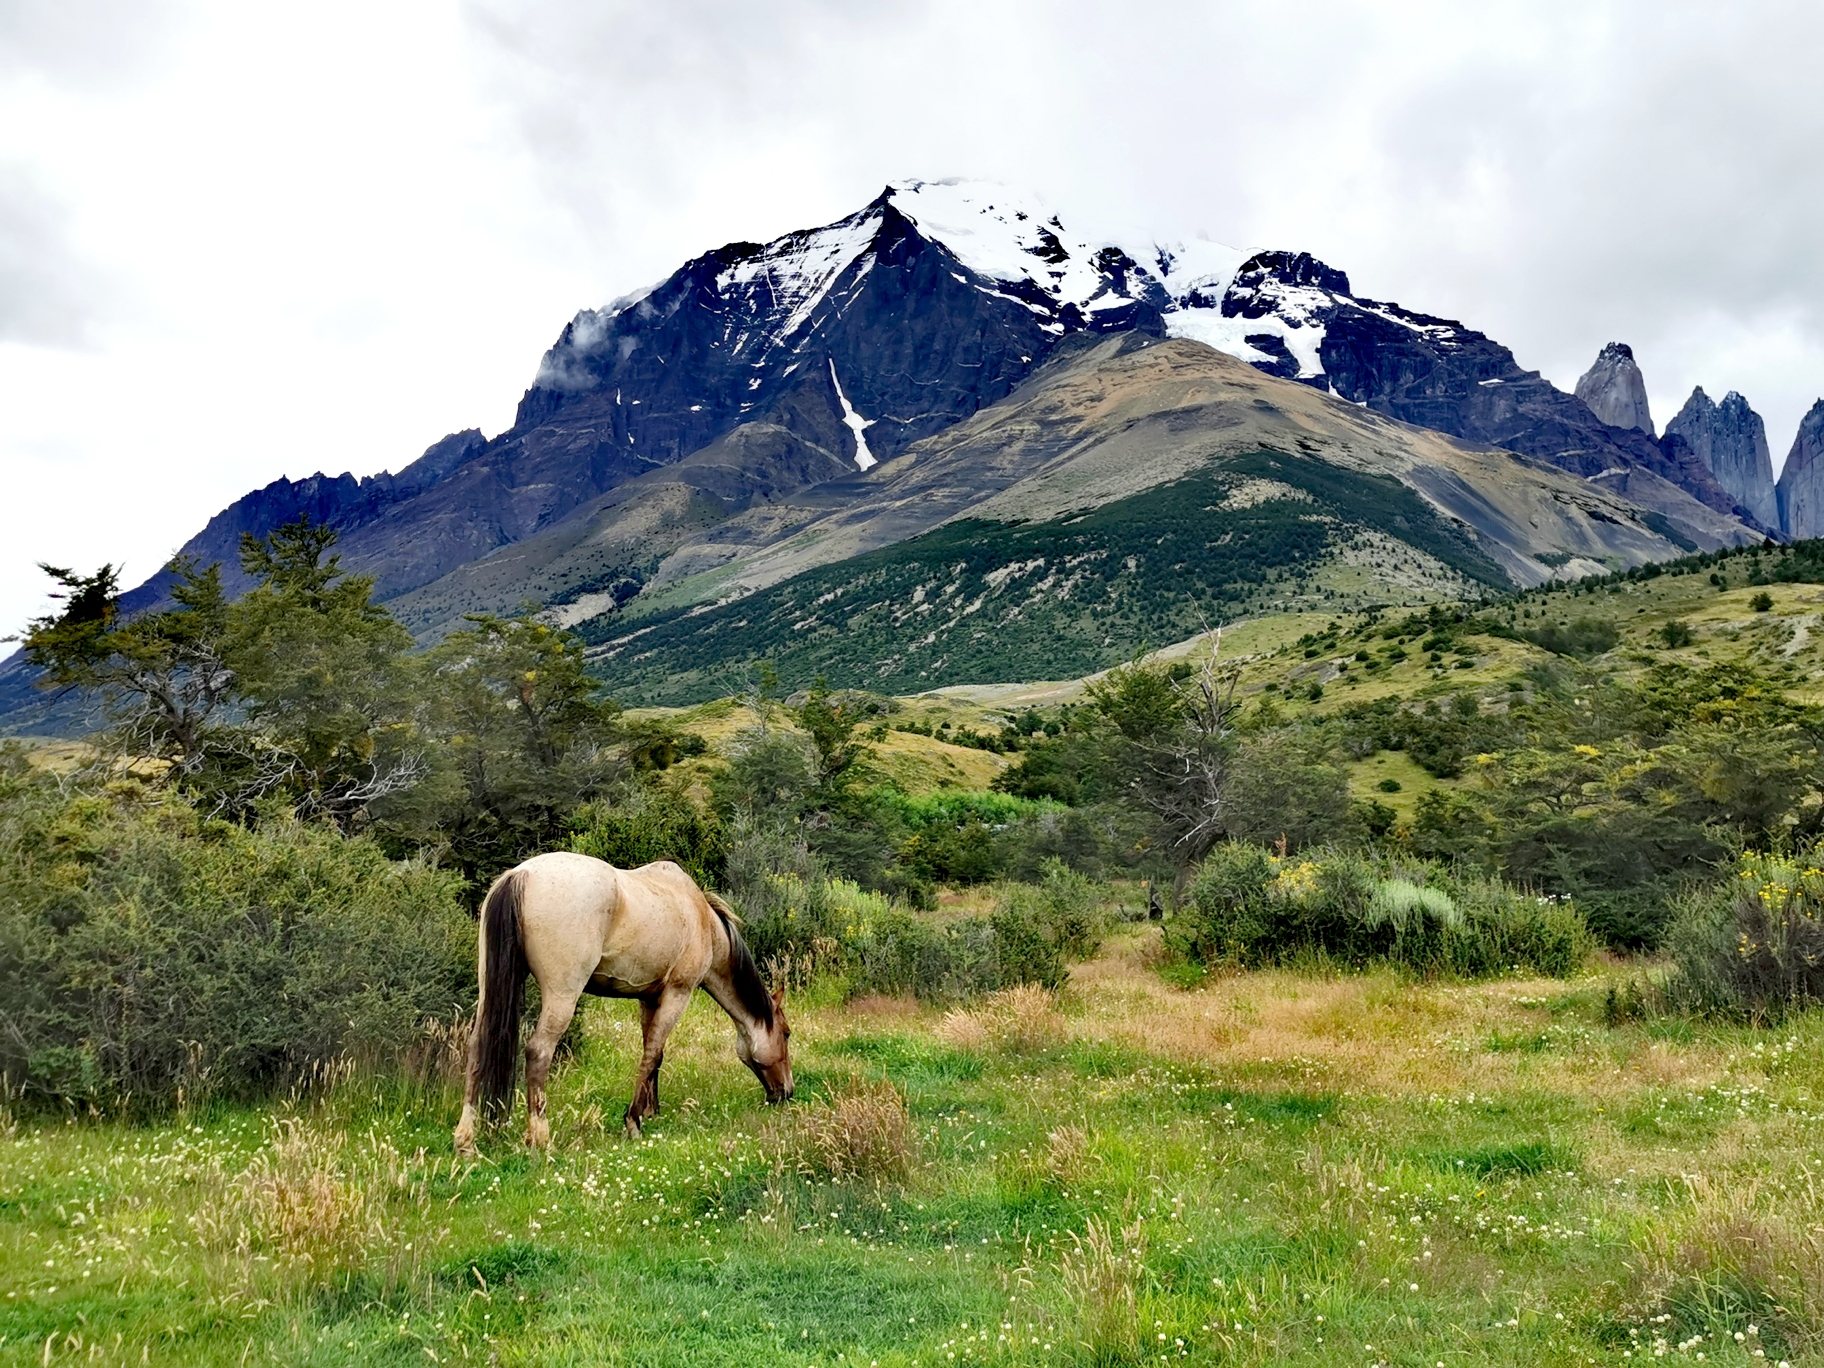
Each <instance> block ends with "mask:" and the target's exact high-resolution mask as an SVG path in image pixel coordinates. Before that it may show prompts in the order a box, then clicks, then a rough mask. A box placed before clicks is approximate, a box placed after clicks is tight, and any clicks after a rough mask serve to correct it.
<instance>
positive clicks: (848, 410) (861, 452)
mask: <svg viewBox="0 0 1824 1368" xmlns="http://www.w3.org/2000/svg"><path fill="white" fill-rule="evenodd" d="M830 383H831V384H832V385H834V386H835V387H836V402H837V403H838V404H840V405H841V406H842V425H843V426H844V427H846V428H847V429H848V430H849V431H850V432H852V433H854V434H855V464H856V466H857V467H858V468H860V469H862V470H870V469H872V468H873V467H874V466H877V465H879V464H880V462H879V461H877V460H875V459H874V453H873V452H871V451H869V450H868V436H867V433H868V429H869V428H870V427H872V426H874V420H873V419H872V418H863V417H862V416H861V415H860V414H859V413H857V412H855V406H854V405H853V404H851V403H850V402H849V396H848V395H846V394H844V393H843V392H842V381H840V380H838V379H837V378H836V363H835V362H834V361H831V362H830Z"/></svg>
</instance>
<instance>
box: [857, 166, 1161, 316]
mask: <svg viewBox="0 0 1824 1368" xmlns="http://www.w3.org/2000/svg"><path fill="white" fill-rule="evenodd" d="M887 190H888V194H889V196H890V197H891V199H892V201H893V207H894V208H895V209H897V210H899V212H900V213H902V214H904V215H905V216H906V217H907V218H909V219H910V220H912V222H913V223H915V224H917V225H918V229H919V231H920V232H922V233H923V234H924V235H925V236H926V237H928V238H930V239H932V240H933V241H936V242H941V243H943V244H944V246H945V247H947V248H949V249H950V254H951V255H952V256H954V257H955V258H956V259H957V260H958V261H960V262H962V263H963V265H965V266H967V267H968V268H969V269H970V270H972V271H974V272H975V273H976V274H977V275H981V276H986V277H987V278H988V279H990V280H994V281H999V282H1001V283H1003V284H1008V285H1017V284H1018V283H1020V282H1029V283H1030V284H1031V285H1033V286H1036V287H1037V288H1038V289H1039V290H1041V291H1043V292H1044V293H1045V294H1046V295H1047V296H1049V297H1050V298H1051V299H1052V300H1053V301H1055V302H1056V304H1057V305H1058V306H1059V307H1063V306H1065V305H1071V304H1074V305H1076V307H1077V308H1079V309H1081V310H1082V311H1083V312H1084V313H1085V314H1094V313H1097V312H1100V311H1102V310H1105V309H1117V308H1126V307H1128V306H1129V305H1131V304H1132V302H1133V297H1132V296H1131V295H1129V294H1127V293H1125V292H1123V291H1121V290H1120V289H1119V288H1118V287H1117V286H1116V285H1115V284H1114V282H1113V281H1111V280H1110V279H1109V277H1108V275H1107V274H1106V273H1105V272H1104V271H1103V270H1102V269H1101V267H1100V266H1099V265H1098V263H1097V256H1098V254H1099V252H1100V250H1101V249H1100V248H1098V247H1097V246H1095V245H1093V244H1091V243H1089V242H1087V241H1085V240H1084V239H1082V238H1077V237H1072V236H1071V235H1070V234H1069V233H1067V232H1066V231H1065V228H1064V225H1063V223H1062V222H1060V221H1059V219H1058V216H1057V215H1056V214H1054V213H1051V212H1050V211H1049V210H1047V209H1046V208H1045V206H1044V205H1042V204H1041V203H1039V201H1037V200H1036V199H1033V198H1031V197H1030V196H1026V195H1022V194H1020V193H1018V192H1017V191H1014V190H1011V189H1009V188H1008V187H1007V186H1005V185H997V184H995V183H994V182H993V181H966V180H941V181H919V180H910V181H896V182H895V183H894V184H892V185H890V186H888V187H887Z"/></svg>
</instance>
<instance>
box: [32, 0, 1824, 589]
mask: <svg viewBox="0 0 1824 1368" xmlns="http://www.w3.org/2000/svg"><path fill="white" fill-rule="evenodd" d="M1821 37H1824V11H1819V10H1818V9H1817V8H1816V7H1815V6H1813V5H1809V4H1788V3H1771V2H1764V3H1747V4H1739V5H1736V6H1732V7H1730V8H1728V9H1727V10H1724V9H1722V8H1721V7H1716V6H1712V5H1697V4H1690V3H1677V2H1673V3H1666V2H1665V0H1661V2H1660V3H1652V4H1648V3H1641V2H1640V0H1626V2H1623V3H1607V4H1604V3H1577V4H1570V3H1545V4H1541V3H1527V4H1502V3H1491V4H1485V5H1480V6H1476V7H1463V6H1458V5H1452V4H1443V3H1438V4H1419V3H1408V4H1402V5H1374V6H1369V5H1362V4H1351V3H1331V4H1304V5H1299V6H1278V5H1261V4H1259V3H1247V4H1239V3H1216V4H1189V3H1184V4H1170V3H1161V4H1156V5H1150V6H1145V7H1130V8H1126V9H1123V8H1118V7H1116V8H1111V7H1109V6H1106V5H1101V4H1096V5H1091V4H1087V3H1081V0H1055V2H1054V3H1043V4H1041V3H1003V4H995V5H983V4H980V3H979V0H978V2H977V3H961V0H934V2H933V3H928V4H896V5H877V6H865V7H864V6H855V5H850V4H843V3H835V0H830V2H829V3H816V2H815V0H799V2H798V3H790V2H789V0H788V2H787V3H781V4H776V5H769V6H764V7H762V6H752V5H743V4H738V3H732V2H730V3H707V2H706V0H696V2H695V3H676V4H667V5H650V4H631V3H621V4H602V3H590V2H589V0H573V2H572V3H554V2H550V0H547V2H545V3H538V4H523V5H522V4H516V3H512V2H511V0H473V3H469V4H462V3H460V0H397V2H396V3H391V4H387V5H371V4H357V3H353V0H328V3H323V4H319V5H315V6H309V7H271V6H249V5H244V4H239V3H234V0H189V2H188V3H173V4H168V5H155V4H150V3H144V2H143V0H140V2H137V3H120V4H104V3H100V2H99V0H81V2H80V3H79V2H78V0H56V2H55V3H49V2H48V0H28V3H20V2H19V0H14V3H13V4H11V5H10V6H9V5H5V4H0V166H4V167H6V168H7V171H6V177H7V179H6V180H5V181H4V182H3V183H0V204H4V206H5V208H4V210H0V415H4V417H3V418H0V473H3V474H4V477H5V480H6V487H7V489H8V492H9V494H10V495H11V497H10V498H9V500H8V507H9V508H10V509H11V510H12V514H13V516H12V518H11V519H10V520H9V523H10V526H9V533H10V534H11V535H10V536H9V539H8V547H7V550H6V553H5V556H4V558H3V559H0V623H4V624H12V623H16V622H18V621H19V620H21V619H22V618H23V617H24V616H25V615H26V614H27V613H28V612H29V611H31V610H32V609H33V608H35V607H36V606H37V604H38V602H39V590H38V585H37V582H36V581H37V577H36V572H35V571H33V570H32V569H31V563H32V562H33V561H34V560H39V559H52V560H56V561H58V562H60V563H71V562H74V563H77V564H84V565H87V564H93V563H97V562H99V561H101V560H104V559H120V558H122V557H125V558H126V559H127V560H128V562H129V565H130V567H131V573H133V574H140V573H145V572H149V571H150V570H151V569H152V568H153V567H154V566H155V565H156V563H157V561H158V560H159V559H160V558H161V557H162V556H163V555H164V554H166V553H167V552H168V551H169V550H170V549H172V548H173V547H174V546H175V545H176V544H178V543H179V542H181V541H182V540H183V539H184V538H185V537H186V536H188V535H189V534H190V533H191V532H192V531H194V530H195V529H196V528H197V527H199V526H200V525H201V524H202V522H203V521H204V520H205V519H206V518H207V517H208V516H209V515H210V514H212V513H213V512H214V511H216V509H218V508H220V507H221V506H222V505H224V504H226V503H227V502H228V501H230V500H231V499H233V498H234V497H236V496H238V495H239V494H240V493H242V492H244V491H245V490H246V489H248V488H251V487H254V486H256V485H259V484H264V483H266V482H267V481H269V480H271V479H273V478H275V477H276V476H278V475H280V474H287V475H292V476H301V475H305V474H309V473H310V472H312V471H314V470H316V469H319V468H322V469H326V470H330V471H332V472H333V471H339V470H342V469H352V470H355V471H356V472H357V473H367V472H370V471H373V470H378V469H381V468H384V467H392V468H397V467H399V466H400V465H403V464H404V463H405V462H406V461H408V460H410V459H411V458H412V457H413V456H414V455H415V454H416V453H417V452H418V451H420V450H421V449H422V448H423V447H424V446H426V445H427V444H429V443H430V442H431V441H433V440H435V439H436V438H437V437H439V436H441V435H442V434H443V433H445V432H448V431H451V430H453V429H456V428H461V427H466V426H472V425H479V426H482V427H483V428H485V429H487V430H489V431H496V430H498V429H500V428H501V427H503V426H505V425H506V424H507V423H508V422H509V421H510V420H511V415H512V411H513V405H514V403H515V402H516V401H517V399H518V397H519V394H520V393H521V391H522V390H523V388H524V386H525V385H526V383H527V382H528V381H529V380H530V378H531V376H532V374H533V372H534V369H535V367H536V366H537V364H538V362H539V358H540V356H541V355H542V354H543V352H544V350H545V349H546V348H547V347H548V346H549V345H550V344H551V342H552V341H553V340H554V339H555V338H556V336H557V334H558V332H559V331H560V330H561V329H562V327H563V325H564V323H565V322H566V321H567V320H568V319H570V318H571V317H572V316H573V315H574V314H575V313H576V311H577V310H578V309H579V308H581V307H584V306H595V305H600V304H602V303H604V302H606V301H607V300H609V299H610V298H612V297H614V296H616V295H620V294H622V293H624V292H625V291H627V290H628V289H630V288H632V287H634V286H636V285H639V284H641V283H643V282H646V281H650V280H654V279H657V278H660V277H662V276H664V275H665V274H667V273H668V272H669V271H670V270H671V269H672V268H673V267H675V266H676V265H677V264H678V263H680V262H681V261H683V260H684V259H685V258H686V257H688V256H691V255H694V254H696V253H699V252H702V251H705V250H707V249H709V248H712V247H715V246H718V245H720V244H721V243H723V242H726V241H729V240H731V239H742V238H745V239H750V240H758V239H764V238H767V237H769V236H772V235H775V234H777V233H780V232H783V231H785V230H787V229H791V228H797V227H806V226H810V225H813V224H817V223H823V222H828V221H830V220H832V219H835V218H837V217H840V216H841V215H842V214H844V213H847V212H849V211H851V210H852V209H854V208H856V207H858V206H859V205H860V204H861V203H863V202H864V201H865V200H866V199H868V198H870V197H871V196H872V195H873V194H875V193H876V192H877V191H878V190H879V188H880V187H881V185H882V184H884V183H885V182H886V181H888V180H892V179H898V178H900V177H904V176H930V177H937V176H944V175H983V176H990V177H995V178H998V179H1001V180H1004V181H1008V182H1010V183H1014V184H1019V185H1024V186H1028V187H1031V188H1032V189H1033V190H1035V191H1036V192H1038V193H1039V194H1040V195H1042V196H1043V197H1044V198H1045V199H1046V200H1048V201H1049V202H1050V203H1051V204H1052V205H1053V206H1054V207H1055V208H1057V209H1058V210H1059V211H1061V213H1062V214H1063V216H1064V218H1065V221H1066V223H1067V224H1070V225H1071V226H1072V227H1073V228H1075V229H1076V230H1077V231H1079V232H1083V233H1085V234H1089V235H1109V236H1117V235H1118V236H1122V237H1126V238H1133V237H1137V236H1144V235H1146V234H1149V233H1158V234H1161V235H1163V236H1167V237H1174V238H1182V237H1191V236H1195V235H1197V234H1198V233H1199V232H1204V233H1207V234H1208V235H1210V236H1212V237H1215V238H1218V239H1220V240H1223V241H1228V242H1232V243H1236V244H1238V245H1239V244H1251V243H1276V244H1281V245H1287V246H1295V247H1303V248H1306V249H1309V250H1311V251H1314V252H1316V253H1317V254H1319V255H1320V256H1322V257H1324V258H1325V259H1326V260H1328V261H1330V262H1331V263H1332V264H1333V265H1336V266H1340V267H1342V268H1343V269H1345V270H1347V271H1348V272H1349V273H1350V276H1351V279H1352V280H1353V281H1354V282H1355V284H1356V287H1357V288H1358V289H1359V290H1361V291H1363V292H1364V293H1368V294H1371V295H1375V296H1378V297H1383V298H1393V299H1397V300H1399V301H1400V302H1402V303H1404V304H1407V305H1408V306H1411V307H1415V308H1421V309H1426V310H1429V311H1432V312H1436V313H1441V314H1445V315H1448V316H1454V317H1459V318H1461V319H1463V320H1464V321H1465V322H1467V323H1469V324H1471V325H1472V326H1475V327H1479V328H1482V329H1484V330H1486V331H1488V332H1490V333H1491V334H1493V335H1494V336H1496V337H1497V338H1500V339H1501V340H1502V341H1505V342H1507V343H1508V344H1509V345H1511V346H1513V347H1514V349H1515V351H1516V353H1517V354H1518V356H1519V358H1520V361H1521V363H1522V364H1523V365H1528V366H1535V367H1539V368H1541V369H1543V370H1544V371H1545V372H1546V373H1547V374H1548V375H1549V376H1551V377H1552V378H1553V379H1554V380H1556V381H1558V382H1559V383H1560V384H1562V385H1565V386H1566V387H1568V386H1569V385H1570V384H1571V383H1572V382H1573V381H1574V380H1575V378H1576V376H1577V374H1578V373H1579V372H1580V371H1581V370H1582V369H1583V367H1584V366H1586V365H1587V364H1588V363H1589V361H1590V360H1591V359H1592V358H1593V357H1594V355H1595V353H1596V350H1597V349H1598V348H1599V347H1600V346H1601V345H1602V343H1604V342H1606V341H1609V340H1611V339H1615V340H1621V341H1627V342H1629V343H1631V344H1632V345H1633V346H1634V349H1635V353H1636V355H1637V357H1639V359H1640V361H1641V364H1642V366H1643V368H1644V370H1645V372H1646V375H1647V379H1648V384H1649V387H1650V389H1651V392H1652V396H1653V402H1654V411H1655V414H1656V416H1657V417H1658V418H1659V420H1660V421H1661V422H1662V423H1663V422H1664V421H1665V419H1666V418H1668V417H1669V416H1670V415H1671V413H1672V411H1673V410H1674V409H1675V408H1676V407H1677V405H1678V404H1679V403H1681V402H1682V401H1683V398H1684V395H1685V394H1686V393H1688V392H1689V390H1690V388H1691V386H1692V385H1694V384H1698V383H1701V384H1703V385H1704V386H1705V388H1706V389H1707V390H1709V391H1710V392H1711V394H1712V395H1716V396H1720V395H1721V394H1722V393H1723V392H1724V391H1726V390H1728V389H1731V388H1733V389H1739V390H1741V391H1742V392H1743V393H1745V394H1747V395H1748V396H1749V398H1750V400H1751V401H1752V402H1754V404H1755V405H1756V407H1757V408H1758V409H1759V410H1760V411H1761V412H1762V413H1763V414H1764V415H1765V416H1766V418H1767V420H1768V432H1769V437H1770V439H1771V440H1772V442H1773V444H1774V447H1775V450H1776V458H1777V457H1778V456H1779V455H1783V454H1784V449H1785V447H1786V445H1787V444H1788V443H1789V442H1790V440H1791V435H1792V432H1793V430H1794V428H1795V427H1796V424H1797V422H1798V418H1799V416H1800V414H1801V413H1802V412H1803V411H1804V409H1805V408H1806V407H1807V406H1808V405H1809V404H1810V402H1811V400H1812V399H1813V398H1815V397H1816V396H1817V395H1818V393H1819V392H1821V391H1824V338H1821V336H1820V315H1821V308H1824V261H1821V260H1820V258H1819V256H1818V254H1817V252H1816V251H1815V247H1814V245H1813V244H1814V242H1815V237H1816V225H1817V224H1818V223H1819V222H1820V221H1821V219H1824V215H1821V213H1820V211H1821V210H1824V177H1821V176H1820V175H1819V174H1818V171H1819V160H1820V157H1821V156H1824V153H1821V152H1820V149H1821V148H1824V102H1820V101H1818V100H1816V99H1815V98H1814V96H1813V95H1812V86H1813V83H1814V82H1813V79H1812V71H1813V70H1814V69H1815V65H1816V60H1817V55H1818V50H1819V39H1820V38H1821ZM15 187H20V188H17V189H16V188H15Z"/></svg>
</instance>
